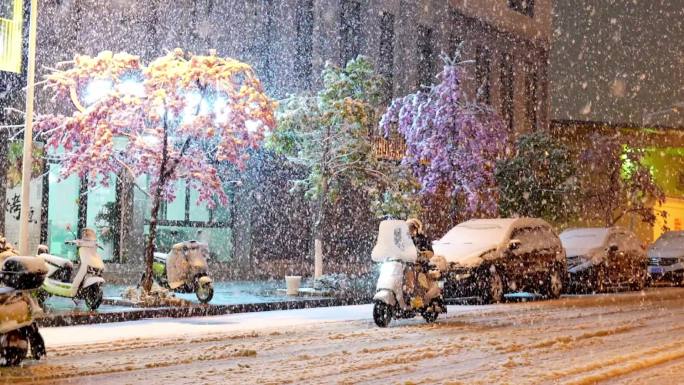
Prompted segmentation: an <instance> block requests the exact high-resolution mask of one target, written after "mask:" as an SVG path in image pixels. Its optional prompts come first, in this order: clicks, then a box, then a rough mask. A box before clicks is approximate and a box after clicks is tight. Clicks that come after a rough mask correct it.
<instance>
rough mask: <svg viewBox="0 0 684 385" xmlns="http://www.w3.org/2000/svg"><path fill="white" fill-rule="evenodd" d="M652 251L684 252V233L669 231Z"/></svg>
mask: <svg viewBox="0 0 684 385" xmlns="http://www.w3.org/2000/svg"><path fill="white" fill-rule="evenodd" d="M651 248H652V249H660V250H684V231H668V232H666V233H663V235H661V236H660V238H658V240H656V241H655V242H654V243H653V245H652V246H651Z"/></svg>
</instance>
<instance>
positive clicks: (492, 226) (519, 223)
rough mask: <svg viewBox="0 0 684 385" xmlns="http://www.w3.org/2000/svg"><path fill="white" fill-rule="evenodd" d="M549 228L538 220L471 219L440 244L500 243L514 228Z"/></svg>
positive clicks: (446, 236) (447, 235)
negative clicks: (456, 242) (460, 241)
mask: <svg viewBox="0 0 684 385" xmlns="http://www.w3.org/2000/svg"><path fill="white" fill-rule="evenodd" d="M535 226H549V224H548V223H546V222H545V221H544V220H542V219H538V218H496V219H471V220H469V221H466V222H463V223H461V224H459V225H457V226H455V227H453V228H452V229H451V230H449V232H447V233H446V234H445V235H444V236H443V237H442V239H440V242H453V241H458V240H462V241H467V242H469V243H491V242H492V241H494V242H496V243H500V242H503V241H504V238H505V237H506V236H507V235H508V233H509V230H510V229H512V228H513V227H535Z"/></svg>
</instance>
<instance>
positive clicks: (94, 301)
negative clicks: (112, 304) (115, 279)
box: [83, 284, 104, 310]
mask: <svg viewBox="0 0 684 385" xmlns="http://www.w3.org/2000/svg"><path fill="white" fill-rule="evenodd" d="M103 295H104V294H103V293H102V285H99V284H95V285H91V286H88V287H87V288H86V289H85V294H84V295H83V297H84V299H85V303H86V306H88V309H90V310H97V308H98V307H100V304H102V297H103Z"/></svg>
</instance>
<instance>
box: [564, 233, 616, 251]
mask: <svg viewBox="0 0 684 385" xmlns="http://www.w3.org/2000/svg"><path fill="white" fill-rule="evenodd" d="M607 236H608V229H603V228H588V229H572V230H566V231H564V232H563V233H562V234H561V235H560V239H561V242H562V243H563V247H564V248H565V249H566V250H589V249H593V248H596V247H601V246H602V245H603V244H604V243H605V241H606V237H607Z"/></svg>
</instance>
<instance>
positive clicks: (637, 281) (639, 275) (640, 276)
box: [632, 263, 648, 291]
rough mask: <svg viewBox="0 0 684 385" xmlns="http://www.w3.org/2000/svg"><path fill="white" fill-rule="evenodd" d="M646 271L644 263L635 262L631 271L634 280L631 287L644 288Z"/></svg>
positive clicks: (638, 289)
mask: <svg viewBox="0 0 684 385" xmlns="http://www.w3.org/2000/svg"><path fill="white" fill-rule="evenodd" d="M647 271H648V267H647V266H646V265H643V264H641V263H637V264H636V266H635V267H634V273H633V277H634V281H632V289H634V290H636V291H641V290H644V288H645V287H646V281H647V275H648V274H647Z"/></svg>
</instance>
